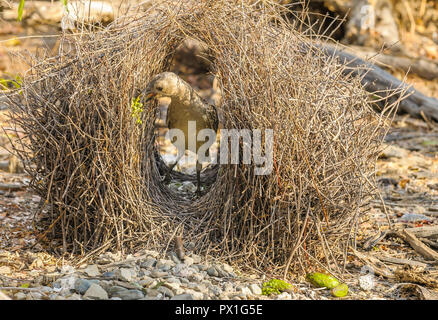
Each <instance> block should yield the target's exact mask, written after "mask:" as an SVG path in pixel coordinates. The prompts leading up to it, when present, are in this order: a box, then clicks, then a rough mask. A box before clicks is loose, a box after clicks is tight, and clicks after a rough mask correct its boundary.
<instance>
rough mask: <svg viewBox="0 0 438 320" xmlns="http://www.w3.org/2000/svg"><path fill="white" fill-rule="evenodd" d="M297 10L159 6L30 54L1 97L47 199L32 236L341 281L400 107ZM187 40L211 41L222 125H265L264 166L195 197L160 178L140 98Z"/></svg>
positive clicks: (233, 4) (73, 246)
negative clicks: (268, 139) (329, 48)
mask: <svg viewBox="0 0 438 320" xmlns="http://www.w3.org/2000/svg"><path fill="white" fill-rule="evenodd" d="M292 14H293V13H291V12H286V8H284V7H282V6H280V5H275V4H269V3H268V2H258V3H256V4H251V3H248V4H245V3H243V2H241V1H225V0H218V1H193V2H191V1H186V2H184V3H183V4H179V5H175V3H173V2H169V1H163V2H160V4H157V5H156V6H154V7H151V8H149V9H147V11H146V12H143V14H142V16H139V15H138V14H137V15H136V16H131V17H129V16H124V17H121V18H119V19H117V20H116V21H115V22H114V23H112V24H111V25H109V26H108V27H106V28H104V29H101V30H99V31H94V32H87V33H85V32H82V33H81V34H79V35H64V36H63V37H62V39H61V46H60V53H59V55H58V56H56V57H50V58H40V59H38V58H34V59H33V60H32V62H31V68H30V70H29V72H28V74H26V75H25V76H24V78H23V83H22V87H21V89H20V92H19V93H18V92H15V93H13V94H9V95H8V97H9V103H10V105H11V108H13V109H14V112H13V113H11V118H12V120H13V121H14V123H15V127H16V130H17V132H16V133H17V135H18V136H19V137H20V138H18V139H17V140H16V141H14V146H15V147H14V148H15V152H16V153H17V154H18V155H19V156H20V157H21V159H22V160H23V162H24V164H25V167H26V170H27V172H28V173H29V174H30V176H31V177H32V179H31V184H30V185H31V187H32V188H33V190H34V191H35V192H36V193H37V194H38V195H40V196H41V199H42V200H41V207H40V210H39V211H38V212H37V213H36V214H37V219H36V221H37V224H36V232H37V234H38V236H39V238H40V239H41V240H43V241H47V240H50V243H51V244H52V247H53V243H56V242H57V245H55V247H57V248H61V249H63V250H64V251H65V252H71V253H79V254H82V255H85V256H91V255H94V254H98V253H100V252H103V251H104V250H122V251H124V252H130V251H134V250H138V249H140V248H143V249H144V248H153V249H159V250H161V251H166V250H169V249H171V248H172V241H173V239H175V237H176V236H179V235H183V242H184V246H185V247H186V249H187V250H189V251H190V250H193V251H195V252H197V253H199V254H206V255H213V256H215V257H218V258H223V259H224V260H227V261H228V262H230V263H234V264H239V263H240V264H241V266H242V267H244V268H248V269H251V270H253V271H260V272H271V274H284V275H285V276H287V277H290V276H293V275H297V274H303V273H304V272H308V271H309V270H312V269H325V270H327V271H329V272H332V273H335V274H342V264H343V262H345V261H346V254H347V251H348V248H349V246H350V245H351V244H353V243H354V240H355V231H356V228H357V223H358V221H359V218H360V215H361V214H362V213H363V212H364V210H365V209H366V207H367V206H366V205H367V203H368V201H367V200H368V199H369V198H370V197H372V196H374V194H375V192H376V188H375V185H374V171H375V163H376V158H377V155H378V153H379V152H380V148H381V142H382V139H383V137H384V135H385V134H386V131H387V129H388V123H389V122H390V118H389V117H390V116H392V113H393V112H392V111H393V110H394V108H395V106H396V104H397V102H395V103H392V104H390V103H389V102H385V101H383V102H382V103H383V111H382V112H381V113H379V114H378V113H376V112H375V111H374V110H373V108H372V103H373V102H374V101H373V99H375V95H370V94H369V93H367V92H366V91H365V90H364V89H363V87H362V85H361V83H360V79H359V78H358V77H357V76H355V75H354V72H352V74H351V76H345V75H343V71H344V70H345V68H346V67H345V66H343V65H341V64H340V63H339V62H338V61H337V60H336V58H334V57H331V56H328V55H326V54H325V53H324V52H323V51H322V50H321V49H319V47H318V46H317V45H315V44H314V43H316V42H318V41H326V40H325V39H323V38H322V37H318V36H316V35H315V34H311V32H310V31H307V32H305V31H300V32H298V31H296V30H297V28H296V26H297V21H298V22H299V21H300V20H299V19H298V18H299V15H298V14H296V15H295V18H296V19H295V20H294V21H295V25H294V24H292V23H291V22H290V18H286V17H289V16H291V15H292ZM301 21H302V22H299V23H300V24H301V28H300V29H301V30H303V29H305V28H303V26H305V22H304V21H305V20H301ZM309 30H310V28H309ZM188 38H189V39H194V40H196V41H199V42H200V43H201V44H202V45H203V46H205V47H206V48H208V54H207V58H208V59H210V61H211V70H210V71H211V72H212V73H213V74H214V75H215V76H216V77H217V79H218V84H219V86H220V88H221V90H222V103H221V105H219V106H218V109H219V110H220V112H221V113H222V115H223V117H222V118H223V119H222V121H221V124H222V126H223V127H224V128H227V129H250V130H251V129H260V130H262V131H263V130H265V129H273V130H274V146H273V151H274V159H273V163H274V169H273V171H272V173H271V174H269V175H256V174H255V173H254V169H255V167H254V166H253V165H251V164H249V165H248V164H243V163H240V164H237V165H236V164H226V165H219V166H218V167H217V169H216V171H215V174H214V175H210V176H211V177H214V178H215V179H214V181H213V182H212V185H211V186H210V188H209V190H208V192H207V193H206V194H205V195H203V196H202V197H200V198H198V199H195V200H185V199H184V198H182V197H181V196H180V195H178V194H176V193H174V192H172V191H171V190H170V189H168V187H167V186H165V185H163V183H162V182H161V177H160V172H159V171H160V167H162V163H161V164H160V161H161V160H159V161H157V146H156V145H157V144H156V142H155V135H154V120H155V118H156V110H157V105H156V104H155V103H149V102H148V103H147V102H146V101H145V98H144V96H143V95H142V93H143V92H144V89H145V88H146V85H147V83H148V82H149V80H150V79H151V78H152V77H153V76H154V75H156V74H158V73H160V72H163V71H168V70H169V69H170V66H171V62H172V58H173V56H174V54H175V51H176V49H177V48H178V46H180V45H181V44H182V43H183V42H184V40H186V39H188ZM352 71H354V70H352ZM138 97H139V98H138ZM137 98H138V99H137ZM134 103H135V104H136V108H137V109H138V108H140V109H141V112H140V113H139V114H140V121H139V119H137V118H136V116H133V104H134ZM385 103H386V104H385ZM207 176H208V175H207Z"/></svg>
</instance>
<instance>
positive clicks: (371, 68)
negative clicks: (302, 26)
mask: <svg viewBox="0 0 438 320" xmlns="http://www.w3.org/2000/svg"><path fill="white" fill-rule="evenodd" d="M318 46H319V47H320V48H321V49H322V52H323V53H324V54H325V55H327V56H330V57H337V58H338V59H339V62H340V63H341V64H344V65H346V66H347V67H348V68H346V69H345V70H344V74H345V75H350V74H353V75H356V76H359V77H361V79H362V80H361V82H362V85H363V86H364V88H365V89H366V90H367V91H369V92H371V93H373V94H376V95H378V96H380V97H382V98H385V99H386V100H387V101H388V102H395V101H397V100H399V99H402V98H403V99H402V100H401V101H400V104H399V107H398V110H397V111H398V112H400V113H409V114H410V115H412V116H413V117H415V118H420V119H422V118H424V116H426V117H428V118H431V119H433V120H435V121H438V99H435V98H432V97H428V96H426V95H424V94H423V93H421V92H420V91H418V90H416V89H414V88H413V87H412V86H410V85H408V84H406V83H405V82H402V81H400V80H398V79H397V78H396V77H394V76H393V75H391V74H389V73H388V72H386V71H384V70H383V69H381V68H380V67H378V66H375V65H373V64H372V63H370V62H367V61H365V60H363V59H361V58H359V57H357V56H355V55H353V54H351V53H349V52H346V51H345V50H343V49H342V48H340V47H335V46H332V45H329V44H324V45H322V44H321V45H318ZM395 89H401V90H398V91H396V92H394V90H395Z"/></svg>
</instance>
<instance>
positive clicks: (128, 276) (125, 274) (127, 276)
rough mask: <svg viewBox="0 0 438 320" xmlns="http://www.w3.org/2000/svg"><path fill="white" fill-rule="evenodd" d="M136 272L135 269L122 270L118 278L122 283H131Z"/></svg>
mask: <svg viewBox="0 0 438 320" xmlns="http://www.w3.org/2000/svg"><path fill="white" fill-rule="evenodd" d="M135 273H136V272H135V271H134V270H133V269H127V268H121V269H120V270H119V273H118V277H119V279H120V280H122V281H126V282H131V281H132V278H133V274H135Z"/></svg>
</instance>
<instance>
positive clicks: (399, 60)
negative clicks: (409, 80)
mask: <svg viewBox="0 0 438 320" xmlns="http://www.w3.org/2000/svg"><path fill="white" fill-rule="evenodd" d="M345 51H346V52H348V53H350V54H353V55H356V56H358V57H359V58H361V59H364V60H365V61H370V62H372V63H374V64H377V65H379V66H381V67H383V68H388V67H389V68H394V69H399V70H402V71H404V72H406V73H407V72H409V73H410V74H415V75H418V76H420V77H421V78H423V79H427V80H434V79H437V78H438V62H436V61H434V60H430V59H426V58H412V57H407V56H395V55H390V54H385V53H380V52H376V51H374V50H373V49H370V48H364V47H358V46H351V47H347V48H345Z"/></svg>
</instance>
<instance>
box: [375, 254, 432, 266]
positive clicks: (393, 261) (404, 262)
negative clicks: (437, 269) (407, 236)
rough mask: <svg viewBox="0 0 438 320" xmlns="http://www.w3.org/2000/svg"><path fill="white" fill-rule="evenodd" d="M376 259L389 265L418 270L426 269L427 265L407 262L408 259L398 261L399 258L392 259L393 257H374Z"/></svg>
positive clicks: (411, 261) (412, 261)
mask: <svg viewBox="0 0 438 320" xmlns="http://www.w3.org/2000/svg"><path fill="white" fill-rule="evenodd" d="M375 257H376V258H377V259H379V260H380V261H384V262H389V263H393V264H401V265H405V264H407V265H409V266H412V267H420V268H426V267H427V264H426V263H423V262H420V261H415V260H408V259H400V258H393V257H385V256H375Z"/></svg>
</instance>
